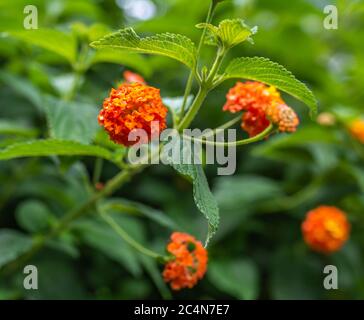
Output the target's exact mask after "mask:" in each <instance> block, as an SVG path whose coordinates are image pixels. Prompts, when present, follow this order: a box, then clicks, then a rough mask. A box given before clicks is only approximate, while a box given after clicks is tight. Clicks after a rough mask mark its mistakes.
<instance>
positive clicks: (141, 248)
mask: <svg viewBox="0 0 364 320" xmlns="http://www.w3.org/2000/svg"><path fill="white" fill-rule="evenodd" d="M99 212H100V216H101V217H102V218H103V219H104V220H105V222H106V223H107V224H108V225H109V226H110V227H111V228H112V229H113V230H114V231H115V232H116V233H117V234H118V235H119V236H120V237H121V238H122V239H123V240H124V241H125V242H127V243H128V244H129V245H130V246H132V247H133V248H134V249H136V250H137V251H139V252H140V253H142V254H144V255H146V256H148V257H151V258H153V259H161V258H164V257H163V256H162V255H160V254H159V253H157V252H154V251H152V250H149V249H148V248H145V247H144V246H143V245H142V244H140V243H139V242H137V241H136V240H134V239H133V238H132V237H131V236H129V234H128V233H127V232H126V231H125V230H124V229H123V228H122V227H121V226H120V225H119V224H118V223H117V222H116V221H115V220H114V219H113V218H112V217H111V216H110V215H108V214H107V213H105V212H103V211H102V209H101V208H99Z"/></svg>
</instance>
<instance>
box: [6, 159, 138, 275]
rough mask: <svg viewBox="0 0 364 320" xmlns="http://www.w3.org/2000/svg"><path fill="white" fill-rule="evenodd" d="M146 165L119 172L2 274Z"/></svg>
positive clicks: (36, 241) (41, 237)
mask: <svg viewBox="0 0 364 320" xmlns="http://www.w3.org/2000/svg"><path fill="white" fill-rule="evenodd" d="M144 167H145V166H142V165H141V166H138V167H137V166H135V167H133V168H130V169H128V170H123V171H121V172H120V173H118V174H117V175H116V176H115V177H114V178H112V179H111V180H109V182H108V183H107V184H106V186H105V188H104V189H102V190H100V191H99V192H97V193H95V194H94V195H93V196H92V197H91V198H90V199H89V200H88V201H87V202H85V203H84V204H82V205H81V206H80V207H78V208H75V209H73V210H71V211H69V212H68V213H66V214H65V215H64V216H63V218H62V219H61V220H60V221H59V222H58V224H56V225H55V226H54V227H53V228H52V229H51V230H50V231H49V232H48V233H47V234H45V235H43V236H40V237H38V238H36V239H35V240H34V243H33V245H32V247H31V248H30V249H29V250H28V251H27V252H26V253H24V254H23V255H22V256H20V257H19V258H18V259H16V260H15V261H13V262H11V263H10V264H8V265H6V266H5V267H4V268H3V269H2V270H1V271H2V274H8V273H10V272H12V271H14V270H16V269H18V268H19V266H22V265H23V264H24V263H25V262H26V261H28V260H29V259H30V258H32V257H33V256H34V255H35V254H36V253H37V252H38V251H39V250H40V249H42V248H43V247H44V246H45V245H46V244H47V242H48V241H49V240H51V239H53V238H55V237H57V236H58V235H59V234H61V233H62V232H63V231H64V230H65V229H67V227H69V225H70V224H71V223H72V222H73V221H74V220H76V219H78V218H80V217H81V216H83V215H85V214H86V213H88V209H90V208H91V207H93V206H94V205H95V204H96V203H97V201H98V200H100V199H101V198H103V197H105V196H108V195H110V194H111V193H112V192H113V191H115V190H116V189H117V188H119V187H120V186H122V185H123V184H124V183H126V182H127V181H128V180H129V179H130V178H131V177H132V176H133V175H134V174H136V173H138V172H140V171H141V170H142V169H143V168H144Z"/></svg>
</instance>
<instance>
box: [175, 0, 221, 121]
mask: <svg viewBox="0 0 364 320" xmlns="http://www.w3.org/2000/svg"><path fill="white" fill-rule="evenodd" d="M216 5H217V3H215V1H211V4H210V7H209V10H208V12H207V17H206V21H205V23H210V22H211V20H212V17H213V15H214V11H215V8H216ZM206 31H207V28H206V27H204V28H203V30H202V34H201V37H200V41H199V43H198V46H197V51H196V61H198V59H199V57H200V53H201V48H202V45H203V42H204V40H205V37H206ZM196 68H197V66H196ZM196 73H197V72H196V70H192V71H191V72H190V74H189V76H188V80H187V84H186V89H185V93H184V95H183V103H182V108H181V113H180V116H183V114H184V112H185V109H186V103H187V99H188V96H189V95H190V93H191V89H192V84H193V77H194V75H195V74H196Z"/></svg>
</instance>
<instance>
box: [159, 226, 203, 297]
mask: <svg viewBox="0 0 364 320" xmlns="http://www.w3.org/2000/svg"><path fill="white" fill-rule="evenodd" d="M167 251H168V252H169V253H170V254H171V255H172V259H171V260H170V261H168V262H167V263H166V265H165V268H164V271H163V278H164V281H165V282H170V285H171V288H172V289H173V290H180V289H182V288H192V287H193V286H194V285H195V284H196V283H197V282H198V281H199V280H200V279H202V277H203V276H204V274H205V272H206V269H207V251H206V249H205V248H204V247H203V245H202V244H201V242H200V241H197V240H196V239H195V238H194V237H193V236H191V235H189V234H186V233H182V232H174V233H173V234H172V235H171V242H170V243H169V244H168V245H167Z"/></svg>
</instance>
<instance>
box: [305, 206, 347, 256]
mask: <svg viewBox="0 0 364 320" xmlns="http://www.w3.org/2000/svg"><path fill="white" fill-rule="evenodd" d="M302 232H303V238H304V240H305V242H306V243H307V244H308V245H309V246H310V247H311V248H312V249H313V250H315V251H318V252H322V253H332V252H335V251H338V250H339V249H340V248H341V247H342V246H343V245H344V243H345V242H346V241H347V240H348V238H349V234H350V224H349V222H348V220H347V218H346V214H345V213H344V212H343V211H342V210H340V209H338V208H336V207H331V206H320V207H318V208H316V209H313V210H311V211H309V212H308V213H307V216H306V219H305V221H304V222H303V223H302Z"/></svg>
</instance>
